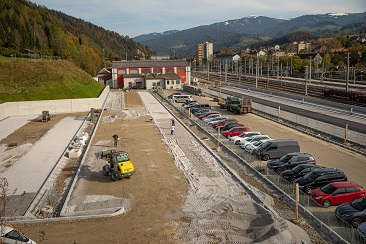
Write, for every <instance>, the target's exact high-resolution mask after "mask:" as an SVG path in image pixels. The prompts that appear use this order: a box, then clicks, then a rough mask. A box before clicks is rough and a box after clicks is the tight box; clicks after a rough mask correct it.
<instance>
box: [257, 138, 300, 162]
mask: <svg viewBox="0 0 366 244" xmlns="http://www.w3.org/2000/svg"><path fill="white" fill-rule="evenodd" d="M255 152H256V154H257V156H258V158H259V159H260V160H264V161H267V160H270V159H274V158H280V157H282V156H284V155H286V154H287V153H292V152H300V145H299V142H298V141H296V140H292V139H284V140H270V141H266V142H265V143H263V144H262V145H261V146H260V147H258V148H257V150H256V151H255Z"/></svg>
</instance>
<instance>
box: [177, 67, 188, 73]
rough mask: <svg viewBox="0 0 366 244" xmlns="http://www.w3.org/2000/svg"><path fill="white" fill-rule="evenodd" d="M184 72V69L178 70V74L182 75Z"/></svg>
mask: <svg viewBox="0 0 366 244" xmlns="http://www.w3.org/2000/svg"><path fill="white" fill-rule="evenodd" d="M184 72H186V70H185V69H184V68H179V69H178V73H184Z"/></svg>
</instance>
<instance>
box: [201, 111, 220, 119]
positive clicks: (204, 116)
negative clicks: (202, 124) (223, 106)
mask: <svg viewBox="0 0 366 244" xmlns="http://www.w3.org/2000/svg"><path fill="white" fill-rule="evenodd" d="M211 114H219V112H217V111H211V112H208V113H205V114H202V115H200V116H198V118H199V119H200V120H202V119H204V118H206V117H207V116H209V115H211Z"/></svg>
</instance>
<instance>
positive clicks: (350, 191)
mask: <svg viewBox="0 0 366 244" xmlns="http://www.w3.org/2000/svg"><path fill="white" fill-rule="evenodd" d="M364 196H366V192H365V190H364V189H363V188H362V187H360V186H359V185H358V184H357V183H355V182H350V181H341V182H332V183H329V184H327V185H325V186H323V187H320V188H317V189H314V190H313V191H312V192H311V198H312V199H313V200H314V201H315V202H316V203H317V204H319V205H321V206H323V207H325V208H327V207H329V206H331V205H339V204H342V203H347V202H353V201H354V200H356V199H357V198H360V197H364Z"/></svg>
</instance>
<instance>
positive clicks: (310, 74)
mask: <svg viewBox="0 0 366 244" xmlns="http://www.w3.org/2000/svg"><path fill="white" fill-rule="evenodd" d="M309 58H310V62H309V84H311V57H309Z"/></svg>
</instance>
